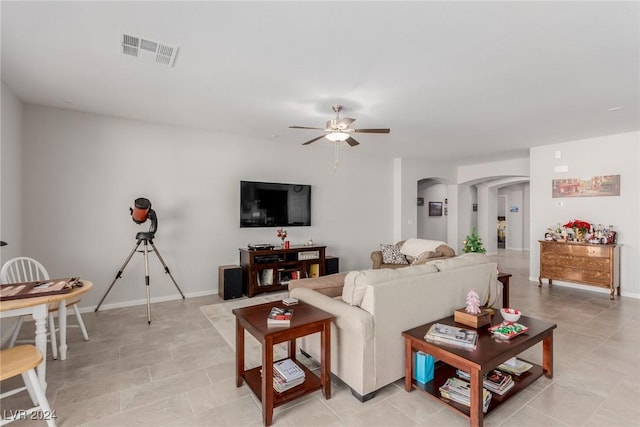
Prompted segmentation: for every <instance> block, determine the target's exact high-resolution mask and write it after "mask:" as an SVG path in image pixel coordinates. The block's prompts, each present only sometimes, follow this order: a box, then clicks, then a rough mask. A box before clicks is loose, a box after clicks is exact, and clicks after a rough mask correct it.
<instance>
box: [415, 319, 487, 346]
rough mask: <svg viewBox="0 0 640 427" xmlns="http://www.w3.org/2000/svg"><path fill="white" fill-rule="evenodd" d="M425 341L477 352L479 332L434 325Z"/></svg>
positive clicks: (439, 324)
mask: <svg viewBox="0 0 640 427" xmlns="http://www.w3.org/2000/svg"><path fill="white" fill-rule="evenodd" d="M424 339H425V340H427V341H430V342H434V343H438V344H451V345H454V346H458V347H462V348H467V349H471V350H475V348H476V345H477V344H478V332H477V331H474V330H472V329H465V328H458V327H457V326H451V325H444V324H442V323H434V324H433V325H431V328H429V331H428V332H427V334H426V335H425V336H424Z"/></svg>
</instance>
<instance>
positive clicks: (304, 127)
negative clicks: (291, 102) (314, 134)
mask: <svg viewBox="0 0 640 427" xmlns="http://www.w3.org/2000/svg"><path fill="white" fill-rule="evenodd" d="M289 129H314V130H324V129H323V128H312V127H309V126H289Z"/></svg>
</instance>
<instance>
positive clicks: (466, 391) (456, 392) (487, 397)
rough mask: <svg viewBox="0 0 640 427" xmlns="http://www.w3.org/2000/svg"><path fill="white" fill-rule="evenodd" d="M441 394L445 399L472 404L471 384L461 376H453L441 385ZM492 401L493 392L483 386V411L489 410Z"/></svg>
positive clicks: (467, 404) (466, 404)
mask: <svg viewBox="0 0 640 427" xmlns="http://www.w3.org/2000/svg"><path fill="white" fill-rule="evenodd" d="M439 390H440V396H442V397H444V398H445V399H449V400H451V401H454V402H457V403H460V404H462V405H465V406H471V397H470V396H471V384H470V383H468V382H467V381H464V380H461V379H460V378H455V377H451V378H449V379H447V381H446V382H445V383H444V384H443V385H442V386H440V389H439ZM490 403H491V393H489V391H488V390H487V389H486V388H484V387H483V388H482V412H487V411H488V410H489V404H490Z"/></svg>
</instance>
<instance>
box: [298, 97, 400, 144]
mask: <svg viewBox="0 0 640 427" xmlns="http://www.w3.org/2000/svg"><path fill="white" fill-rule="evenodd" d="M331 109H332V110H333V111H334V112H335V113H336V118H335V119H331V120H327V124H326V125H325V127H324V128H315V127H308V126H289V128H290V129H314V130H322V131H325V132H327V134H326V135H320V136H318V137H317V138H313V139H312V140H309V141H307V142H305V143H303V144H302V145H308V144H311V143H312V142H315V141H317V140H319V139H321V138H327V139H328V140H329V141H332V142H342V141H344V142H346V143H347V144H349V145H350V146H352V147H353V146H356V145H358V144H360V143H359V142H358V141H356V140H355V139H353V138H352V137H351V133H389V132H390V129H353V128H351V123H353V122H354V121H355V120H356V119H351V118H349V117H342V118H341V117H340V111H342V105H332V106H331Z"/></svg>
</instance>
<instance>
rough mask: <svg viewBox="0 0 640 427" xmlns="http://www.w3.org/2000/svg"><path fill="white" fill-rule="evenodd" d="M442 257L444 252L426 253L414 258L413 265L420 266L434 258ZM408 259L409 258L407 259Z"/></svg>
mask: <svg viewBox="0 0 640 427" xmlns="http://www.w3.org/2000/svg"><path fill="white" fill-rule="evenodd" d="M441 256H442V252H439V251H425V252H422V253H421V254H420V255H418V256H417V257H415V258H413V261H412V262H411V265H420V264H425V263H427V262H429V260H431V259H433V258H439V257H441ZM407 258H408V257H407Z"/></svg>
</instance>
